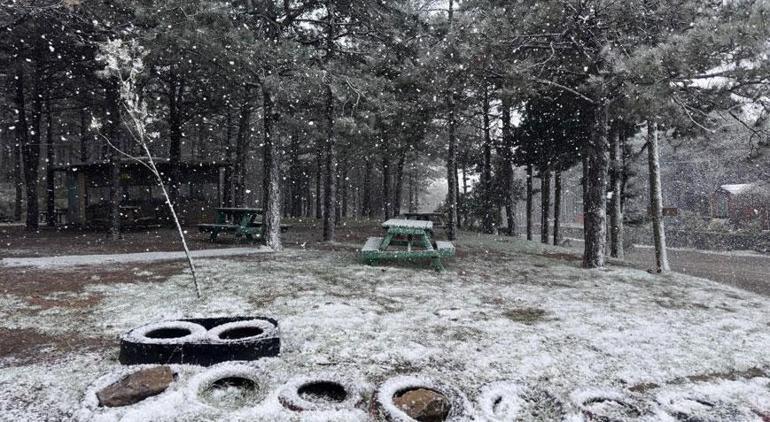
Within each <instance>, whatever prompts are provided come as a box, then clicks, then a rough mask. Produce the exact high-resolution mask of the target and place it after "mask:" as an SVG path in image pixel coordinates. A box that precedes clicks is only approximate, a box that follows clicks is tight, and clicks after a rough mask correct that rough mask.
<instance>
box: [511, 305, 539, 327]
mask: <svg viewBox="0 0 770 422" xmlns="http://www.w3.org/2000/svg"><path fill="white" fill-rule="evenodd" d="M503 315H504V316H505V317H506V318H508V319H510V320H511V321H514V322H520V323H522V324H534V323H536V322H540V321H543V320H545V315H546V312H545V310H543V309H538V308H520V309H508V310H506V311H504V312H503Z"/></svg>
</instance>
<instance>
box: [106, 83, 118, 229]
mask: <svg viewBox="0 0 770 422" xmlns="http://www.w3.org/2000/svg"><path fill="white" fill-rule="evenodd" d="M106 100H107V104H106V106H107V107H106V108H107V110H108V112H109V118H108V119H107V137H108V139H109V140H110V142H111V143H112V144H113V145H114V146H116V147H118V148H121V142H120V141H119V139H118V138H119V136H120V95H119V93H118V82H117V81H112V80H111V81H110V83H109V86H108V87H107V98H106ZM107 151H108V152H107V159H108V161H109V164H110V198H109V200H110V228H109V231H110V238H111V239H113V240H117V239H120V197H119V192H120V162H119V156H118V153H117V151H115V150H114V149H113V148H111V147H109V146H108V148H107Z"/></svg>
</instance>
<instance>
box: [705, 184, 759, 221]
mask: <svg viewBox="0 0 770 422" xmlns="http://www.w3.org/2000/svg"><path fill="white" fill-rule="evenodd" d="M709 205H710V214H711V217H712V218H727V219H729V220H730V222H731V223H733V224H735V225H736V226H746V225H748V224H751V223H754V222H758V223H759V225H760V227H761V228H762V229H763V230H770V184H768V183H762V182H755V183H743V184H729V185H722V186H720V187H719V188H718V189H716V190H715V191H714V193H712V194H711V200H710V204H709Z"/></svg>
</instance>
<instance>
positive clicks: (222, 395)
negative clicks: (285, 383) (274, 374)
mask: <svg viewBox="0 0 770 422" xmlns="http://www.w3.org/2000/svg"><path fill="white" fill-rule="evenodd" d="M266 386H267V381H266V377H265V376H264V375H263V373H262V372H261V371H260V370H259V369H257V368H255V367H253V366H248V365H243V364H230V363H225V364H220V365H216V366H212V367H211V368H209V369H207V370H205V371H203V372H201V373H199V374H198V375H196V376H194V377H193V378H192V379H191V380H190V385H189V389H188V391H189V395H190V397H191V398H192V400H194V401H196V402H198V403H200V404H202V405H204V406H206V407H210V408H215V409H221V410H225V411H233V410H237V409H241V408H244V407H254V406H257V405H258V404H259V403H260V402H261V401H262V400H263V399H264V398H265V391H266Z"/></svg>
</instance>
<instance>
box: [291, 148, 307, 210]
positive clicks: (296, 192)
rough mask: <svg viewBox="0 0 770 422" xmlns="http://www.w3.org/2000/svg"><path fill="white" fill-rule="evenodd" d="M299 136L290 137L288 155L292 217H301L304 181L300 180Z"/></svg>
mask: <svg viewBox="0 0 770 422" xmlns="http://www.w3.org/2000/svg"><path fill="white" fill-rule="evenodd" d="M299 148H300V145H299V136H297V135H296V134H295V135H294V136H292V137H291V144H290V146H289V154H290V157H291V158H290V159H291V165H290V166H289V173H290V176H289V186H290V187H291V198H290V199H291V201H290V204H289V208H290V209H291V212H290V215H291V216H292V217H302V189H303V186H304V181H303V180H302V179H303V177H302V163H301V162H300V160H299Z"/></svg>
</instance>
